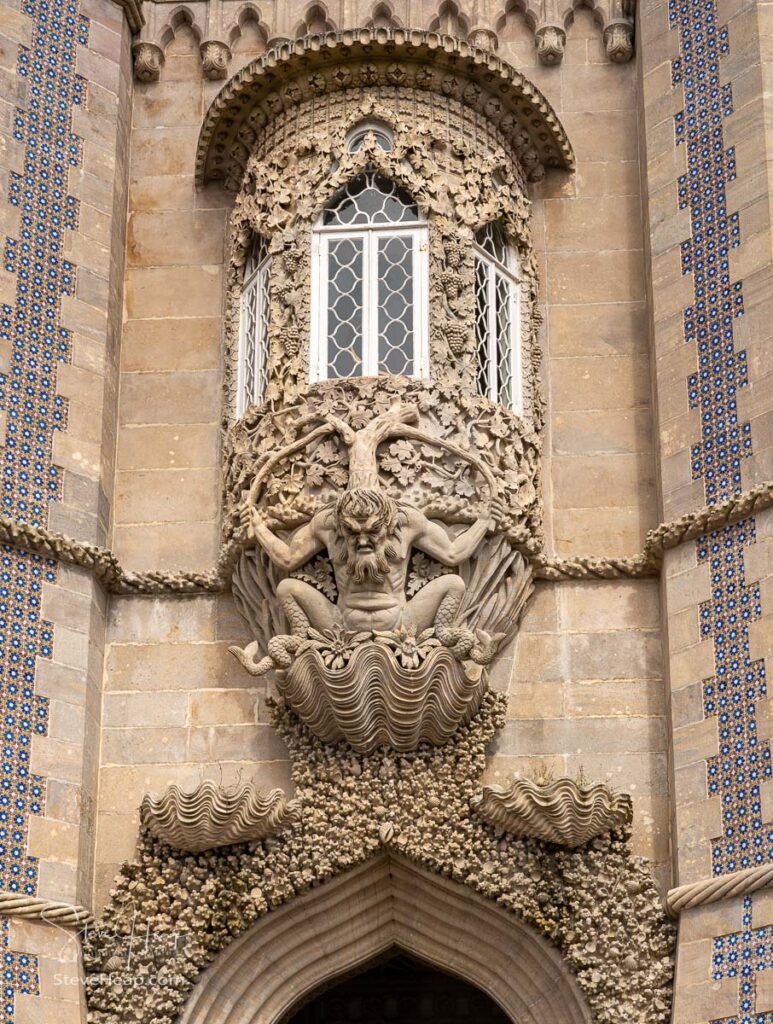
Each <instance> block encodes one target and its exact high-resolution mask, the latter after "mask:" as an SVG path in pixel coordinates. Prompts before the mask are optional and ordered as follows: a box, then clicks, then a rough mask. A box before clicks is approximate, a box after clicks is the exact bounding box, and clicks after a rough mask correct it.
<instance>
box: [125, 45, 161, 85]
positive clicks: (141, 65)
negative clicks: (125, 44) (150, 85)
mask: <svg viewBox="0 0 773 1024" xmlns="http://www.w3.org/2000/svg"><path fill="white" fill-rule="evenodd" d="M132 56H133V57H134V77H135V78H136V79H138V80H139V81H140V82H157V81H158V76H159V74H160V72H161V66H162V65H163V63H164V51H163V50H162V49H161V47H160V46H158V45H157V44H156V43H146V42H139V43H135V44H134V45H133V46H132Z"/></svg>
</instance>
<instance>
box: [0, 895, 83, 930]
mask: <svg viewBox="0 0 773 1024" xmlns="http://www.w3.org/2000/svg"><path fill="white" fill-rule="evenodd" d="M0 914H5V915H7V916H9V917H28V918H37V919H38V920H40V921H50V922H52V923H53V924H58V925H61V926H62V927H63V928H79V927H81V926H82V925H84V924H91V922H92V921H93V920H94V915H93V914H92V913H91V911H90V910H87V909H86V907H81V906H78V905H73V904H70V903H58V902H56V901H55V900H44V899H40V898H39V897H37V896H24V895H22V894H20V893H18V892H0Z"/></svg>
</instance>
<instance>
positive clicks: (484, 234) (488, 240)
mask: <svg viewBox="0 0 773 1024" xmlns="http://www.w3.org/2000/svg"><path fill="white" fill-rule="evenodd" d="M475 241H476V242H477V243H478V245H479V246H480V247H481V249H483V251H484V252H487V253H488V254H489V256H492V257H493V258H494V259H495V260H498V261H499V263H501V264H502V266H503V267H509V266H510V251H509V246H508V244H507V238H506V237H505V232H504V228H503V227H502V225H501V224H500V223H499V221H492V222H491V223H490V224H486V225H485V226H484V227H482V228H481V229H480V230H479V231H478V232H477V233H476V235H475Z"/></svg>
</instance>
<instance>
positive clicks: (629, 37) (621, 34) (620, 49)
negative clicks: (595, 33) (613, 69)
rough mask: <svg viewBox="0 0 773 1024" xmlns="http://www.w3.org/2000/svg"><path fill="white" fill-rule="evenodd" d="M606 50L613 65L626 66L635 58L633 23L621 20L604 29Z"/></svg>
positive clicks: (628, 20)
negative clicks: (625, 64)
mask: <svg viewBox="0 0 773 1024" xmlns="http://www.w3.org/2000/svg"><path fill="white" fill-rule="evenodd" d="M604 48H605V50H606V51H607V57H608V58H609V60H610V61H611V62H612V63H613V64H624V63H625V62H626V61H629V60H630V59H631V57H633V23H632V22H631V21H630V19H625V18H620V19H617V20H615V21H612V22H610V23H609V24H608V25H606V26H605V28H604Z"/></svg>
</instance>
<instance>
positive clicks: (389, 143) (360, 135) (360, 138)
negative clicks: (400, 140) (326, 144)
mask: <svg viewBox="0 0 773 1024" xmlns="http://www.w3.org/2000/svg"><path fill="white" fill-rule="evenodd" d="M369 135H372V136H373V138H374V140H375V142H376V145H377V146H380V147H381V149H383V150H384V152H385V153H391V152H392V150H393V149H394V148H395V137H394V135H393V134H392V132H391V129H389V128H388V127H387V126H386V125H385V124H383V122H381V121H361V122H360V123H359V124H356V125H355V126H354V128H352V130H351V131H350V132H349V134H348V135H347V136H346V148H347V149H348V150H349V152H350V153H357V152H359V150H361V149H362V146H363V143H364V142H365V140H366V139H367V137H368V136H369Z"/></svg>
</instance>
